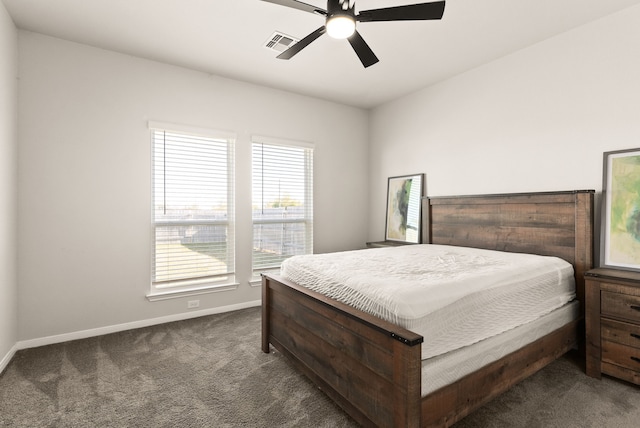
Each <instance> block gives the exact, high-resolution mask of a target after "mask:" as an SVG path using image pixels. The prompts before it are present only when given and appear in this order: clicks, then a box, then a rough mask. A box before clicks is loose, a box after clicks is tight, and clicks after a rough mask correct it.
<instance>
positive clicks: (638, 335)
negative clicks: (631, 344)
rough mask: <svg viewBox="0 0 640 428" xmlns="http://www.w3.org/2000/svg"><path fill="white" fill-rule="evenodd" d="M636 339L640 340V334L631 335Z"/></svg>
mask: <svg viewBox="0 0 640 428" xmlns="http://www.w3.org/2000/svg"><path fill="white" fill-rule="evenodd" d="M629 334H630V335H631V337H633V338H634V339H640V334H635V333H629Z"/></svg>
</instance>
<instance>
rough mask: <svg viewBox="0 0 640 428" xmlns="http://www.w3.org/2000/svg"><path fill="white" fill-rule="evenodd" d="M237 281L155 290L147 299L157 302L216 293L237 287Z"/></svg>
mask: <svg viewBox="0 0 640 428" xmlns="http://www.w3.org/2000/svg"><path fill="white" fill-rule="evenodd" d="M239 285H240V284H238V283H228V284H215V285H212V284H209V285H200V286H193V287H189V288H180V289H179V290H167V291H156V292H151V293H149V294H147V296H146V297H147V300H149V301H150V302H157V301H160V300H167V299H178V298H180V297H188V296H197V295H198V294H207V293H217V292H219V291H231V290H235V289H237V288H238V286H239Z"/></svg>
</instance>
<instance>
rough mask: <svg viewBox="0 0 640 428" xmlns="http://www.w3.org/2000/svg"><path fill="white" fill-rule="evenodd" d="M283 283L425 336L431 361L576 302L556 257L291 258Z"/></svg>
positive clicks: (404, 253)
mask: <svg viewBox="0 0 640 428" xmlns="http://www.w3.org/2000/svg"><path fill="white" fill-rule="evenodd" d="M281 274H282V276H284V277H286V278H288V279H290V280H292V281H294V282H295V283H297V284H299V285H301V286H304V287H307V288H309V289H312V290H314V291H317V292H319V293H321V294H324V295H326V296H328V297H331V298H334V299H336V300H338V301H341V302H343V303H346V304H348V305H350V306H352V307H355V308H357V309H360V310H362V311H364V312H367V313H370V314H372V315H375V316H378V317H380V318H382V319H385V320H387V321H390V322H393V323H394V324H397V325H400V326H402V327H405V328H407V329H409V330H411V331H413V332H415V333H417V334H420V335H422V336H423V337H424V343H423V344H422V358H423V359H426V358H432V357H434V356H437V355H441V354H444V353H446V352H450V351H452V350H454V349H458V348H461V347H463V346H469V345H471V344H473V343H476V342H479V341H481V340H484V339H486V338H488V337H492V336H494V335H497V334H500V333H502V332H504V331H507V330H511V329H513V328H515V327H517V326H519V325H522V324H526V323H528V322H531V321H533V320H535V319H537V318H539V317H541V316H543V315H545V314H548V313H550V312H551V311H553V310H554V309H557V308H559V307H561V306H563V305H564V304H566V303H567V302H569V301H571V300H572V299H573V298H574V297H575V282H574V276H573V268H572V266H571V265H570V264H569V263H567V262H566V261H564V260H562V259H559V258H557V257H545V256H537V255H531V254H520V253H508V252H501V251H492V250H482V249H476V248H467V247H454V246H447V245H433V244H425V245H405V246H399V247H386V248H374V249H366V250H356V251H346V252H339V253H327V254H314V255H300V256H294V257H291V258H290V259H287V260H286V261H285V262H284V263H283V264H282V268H281Z"/></svg>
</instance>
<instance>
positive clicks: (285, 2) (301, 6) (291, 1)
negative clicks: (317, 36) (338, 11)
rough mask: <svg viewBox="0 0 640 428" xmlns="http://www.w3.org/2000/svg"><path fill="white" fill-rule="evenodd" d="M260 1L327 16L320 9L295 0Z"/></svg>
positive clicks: (325, 12)
mask: <svg viewBox="0 0 640 428" xmlns="http://www.w3.org/2000/svg"><path fill="white" fill-rule="evenodd" d="M262 1H266V2H267V3H274V4H279V5H280V6H286V7H291V8H294V9H298V10H302V11H304V12H309V13H315V14H318V15H323V16H326V15H327V11H326V10H324V9H322V8H321V7H316V6H313V5H310V4H306V3H302V2H301V1H297V0H262Z"/></svg>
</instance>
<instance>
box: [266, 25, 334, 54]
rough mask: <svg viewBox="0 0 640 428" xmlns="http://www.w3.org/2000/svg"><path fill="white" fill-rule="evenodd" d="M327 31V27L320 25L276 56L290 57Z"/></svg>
mask: <svg viewBox="0 0 640 428" xmlns="http://www.w3.org/2000/svg"><path fill="white" fill-rule="evenodd" d="M326 32H327V29H326V28H325V26H324V25H323V26H322V27H320V28H318V29H317V30H316V31H314V32H313V33H311V34H309V35H308V36H306V37H305V38H303V39H302V40H300V41H299V42H298V43H296V44H295V45H293V46H291V47H290V48H289V49H287V50H286V51H284V52H282V53H281V54H280V55H278V56H277V57H276V58H280V59H291V58H292V57H293V56H294V55H295V54H297V53H298V52H300V51H301V50H302V49H304V48H306V47H307V46H309V44H311V42H313V41H314V40H315V39H317V38H318V37H320V36H322V35H323V34H324V33H326Z"/></svg>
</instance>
